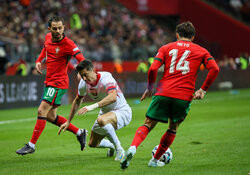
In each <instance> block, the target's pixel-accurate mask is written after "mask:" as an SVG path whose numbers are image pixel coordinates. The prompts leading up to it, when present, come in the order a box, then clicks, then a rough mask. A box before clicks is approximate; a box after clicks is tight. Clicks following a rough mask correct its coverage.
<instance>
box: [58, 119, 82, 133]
mask: <svg viewBox="0 0 250 175" xmlns="http://www.w3.org/2000/svg"><path fill="white" fill-rule="evenodd" d="M66 121H67V119H66V118H64V117H62V116H59V115H57V116H56V120H55V121H54V122H53V124H55V125H57V126H59V127H60V126H61V125H62V124H64V123H65V122H66ZM67 130H68V131H71V132H73V133H74V134H76V133H77V131H78V130H79V128H77V127H76V126H75V125H73V124H72V123H70V124H69V127H68V129H67Z"/></svg>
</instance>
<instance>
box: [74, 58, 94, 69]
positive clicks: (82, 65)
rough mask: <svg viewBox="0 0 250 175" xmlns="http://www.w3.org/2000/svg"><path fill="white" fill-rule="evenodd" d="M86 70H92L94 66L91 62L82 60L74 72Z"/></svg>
mask: <svg viewBox="0 0 250 175" xmlns="http://www.w3.org/2000/svg"><path fill="white" fill-rule="evenodd" d="M83 69H86V70H87V71H89V70H93V69H94V65H93V64H92V62H91V61H90V60H83V61H81V62H80V63H79V64H78V65H77V66H76V70H77V71H78V72H80V71H81V70H83Z"/></svg>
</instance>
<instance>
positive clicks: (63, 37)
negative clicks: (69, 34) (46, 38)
mask: <svg viewBox="0 0 250 175" xmlns="http://www.w3.org/2000/svg"><path fill="white" fill-rule="evenodd" d="M64 38H65V34H64V33H63V38H62V39H61V40H60V41H54V42H53V41H52V37H51V43H52V44H53V43H59V42H61V41H62V40H63V39H64Z"/></svg>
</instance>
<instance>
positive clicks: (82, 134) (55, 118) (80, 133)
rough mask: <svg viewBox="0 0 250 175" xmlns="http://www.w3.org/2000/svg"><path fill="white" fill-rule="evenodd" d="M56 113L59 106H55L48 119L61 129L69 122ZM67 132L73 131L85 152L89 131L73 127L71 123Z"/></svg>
mask: <svg viewBox="0 0 250 175" xmlns="http://www.w3.org/2000/svg"><path fill="white" fill-rule="evenodd" d="M56 113H57V106H54V107H52V108H51V109H50V111H49V112H48V114H47V119H48V121H49V122H51V123H53V124H55V125H57V126H59V127H60V126H61V125H62V124H63V123H65V122H66V121H67V119H66V118H64V117H62V116H59V115H56ZM67 130H68V131H71V132H72V133H74V134H75V135H76V136H77V140H78V141H79V143H80V145H81V150H83V149H84V148H85V146H86V142H87V132H88V131H87V130H86V129H79V128H77V127H76V126H75V125H73V124H72V123H70V125H69V127H68V129H67Z"/></svg>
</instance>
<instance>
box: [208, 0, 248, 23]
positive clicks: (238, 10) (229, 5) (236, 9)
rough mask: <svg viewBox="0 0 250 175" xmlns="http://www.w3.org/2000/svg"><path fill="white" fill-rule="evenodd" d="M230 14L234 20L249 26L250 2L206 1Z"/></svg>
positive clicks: (233, 0)
mask: <svg viewBox="0 0 250 175" xmlns="http://www.w3.org/2000/svg"><path fill="white" fill-rule="evenodd" d="M206 1H207V2H210V3H214V4H216V6H217V7H219V8H220V9H223V10H224V11H226V12H228V13H230V14H231V15H233V16H235V17H236V18H238V19H240V20H241V21H244V22H246V23H248V25H249V24H250V0H209V1H208V0H206Z"/></svg>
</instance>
